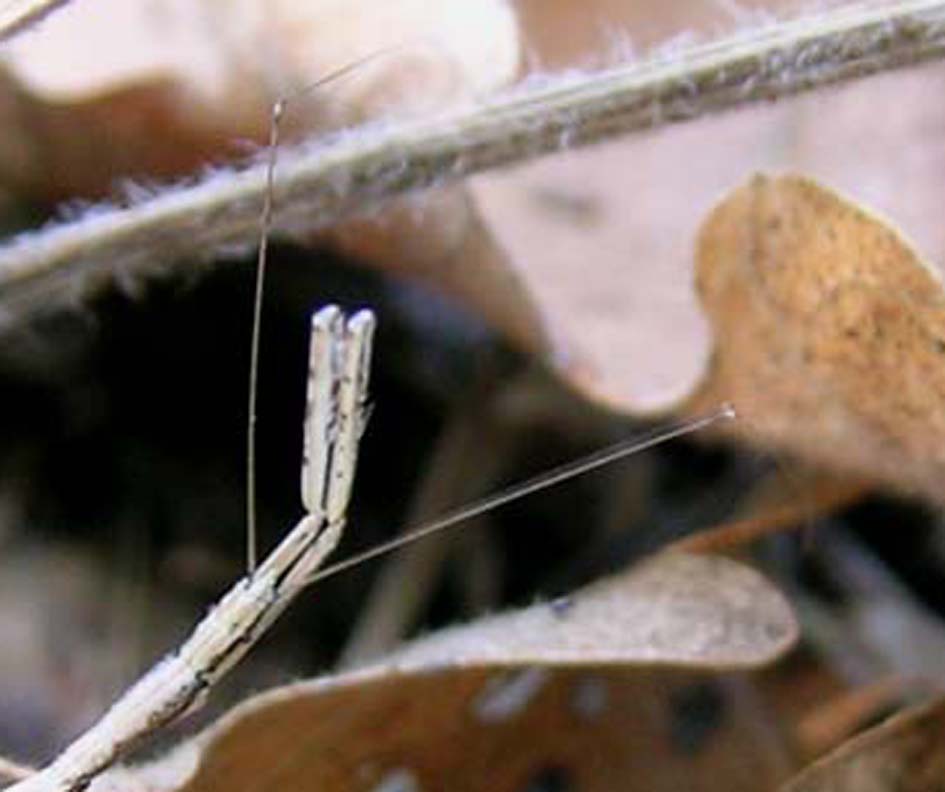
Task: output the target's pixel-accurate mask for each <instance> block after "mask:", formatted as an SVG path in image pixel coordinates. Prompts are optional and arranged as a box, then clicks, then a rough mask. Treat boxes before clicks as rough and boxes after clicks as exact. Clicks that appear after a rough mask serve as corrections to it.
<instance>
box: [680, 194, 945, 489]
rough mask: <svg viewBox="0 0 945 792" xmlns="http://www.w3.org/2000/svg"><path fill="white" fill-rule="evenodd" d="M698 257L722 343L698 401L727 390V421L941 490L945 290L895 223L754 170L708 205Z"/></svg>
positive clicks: (875, 473) (798, 449) (829, 460)
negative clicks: (730, 409) (734, 415)
mask: <svg viewBox="0 0 945 792" xmlns="http://www.w3.org/2000/svg"><path fill="white" fill-rule="evenodd" d="M698 258H699V261H698V288H699V292H700V296H701V298H702V301H703V304H704V306H705V309H706V311H707V313H708V314H709V317H710V320H711V322H712V324H713V328H714V332H715V336H716V345H717V346H716V351H715V355H714V357H713V361H712V367H711V369H710V371H709V374H708V377H707V381H706V383H705V385H704V386H703V389H702V391H701V393H700V395H699V396H698V397H697V398H696V399H695V401H696V403H700V402H701V403H714V402H715V400H717V399H719V398H727V399H731V400H732V401H733V402H734V403H735V405H736V409H737V410H738V411H739V414H740V415H741V416H742V418H743V420H742V421H738V422H734V423H733V425H732V427H731V429H732V431H735V432H739V433H741V434H743V435H749V434H750V435H752V436H754V437H756V438H759V439H761V440H763V441H764V442H765V443H767V444H771V445H773V446H776V447H780V448H784V449H788V450H790V451H792V452H795V453H797V454H800V455H802V456H803V457H804V458H807V459H814V460H816V461H818V462H819V463H821V464H824V465H828V466H832V467H834V468H839V469H846V470H851V471H855V472H859V473H863V474H865V475H866V476H871V477H877V478H881V479H882V480H884V481H886V482H889V483H892V484H896V485H898V486H900V487H902V488H906V489H909V490H913V491H920V492H922V493H923V494H925V495H927V496H928V497H931V498H936V499H941V497H942V490H941V482H942V480H943V475H945V451H943V449H945V409H943V396H945V365H943V361H945V295H943V293H942V287H941V282H940V279H939V277H938V275H937V274H936V273H935V272H933V271H932V270H931V269H929V268H928V267H927V266H926V265H925V264H924V263H923V261H922V260H921V259H920V258H919V256H918V255H917V254H916V253H915V252H914V251H913V249H912V248H911V247H910V246H909V245H908V244H907V243H906V242H905V241H904V240H903V239H902V237H901V236H900V235H899V234H898V233H897V232H896V231H895V230H893V229H892V228H891V227H890V226H888V225H886V224H885V223H883V222H881V221H880V220H878V219H877V218H875V217H874V216H873V215H871V214H869V213H868V212H866V211H865V210H862V209H860V208H858V207H857V206H855V205H853V204H852V203H850V202H848V201H846V200H844V199H843V198H841V197H839V196H838V195H836V194H835V193H833V192H831V191H830V190H828V189H826V188H824V187H821V186H819V185H817V184H816V183H814V182H812V181H810V180H808V179H805V178H800V177H793V176H785V177H780V178H771V177H765V176H758V177H756V178H754V179H753V180H752V181H751V182H750V183H749V184H748V185H746V186H744V187H742V188H740V189H739V190H736V191H735V192H734V193H733V194H732V195H731V196H730V197H729V198H727V199H726V200H725V201H723V202H722V204H720V205H719V206H718V207H717V208H716V209H715V211H713V212H712V214H711V215H710V216H709V218H708V220H707V221H706V224H705V226H704V227H703V229H702V232H701V233H700V236H699V253H698ZM736 424H737V425H736Z"/></svg>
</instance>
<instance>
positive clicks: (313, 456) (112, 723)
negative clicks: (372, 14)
mask: <svg viewBox="0 0 945 792" xmlns="http://www.w3.org/2000/svg"><path fill="white" fill-rule="evenodd" d="M347 68H350V67H346V69H347ZM322 82H324V80H322V81H319V84H321V83H322ZM284 104H285V100H281V101H280V102H278V103H277V104H276V105H275V107H274V110H273V120H272V130H273V131H272V134H271V143H270V149H269V151H270V159H269V169H268V185H269V187H268V190H267V195H266V202H265V206H264V208H263V211H262V221H261V227H262V231H261V241H260V253H259V270H258V271H259V288H258V289H257V292H256V306H257V320H256V324H255V325H254V334H253V349H254V351H253V361H254V362H253V364H252V366H251V375H250V381H251V388H250V393H251V397H250V399H251V407H250V433H249V437H250V440H249V449H248V460H249V466H250V473H252V468H253V466H254V456H255V454H254V450H253V441H252V437H253V432H252V421H253V414H254V411H255V408H254V406H253V405H254V399H255V385H256V370H257V369H256V360H257V355H258V338H259V323H258V321H259V320H258V310H259V306H260V305H261V294H262V275H263V274H264V272H265V263H266V250H267V243H268V236H269V223H270V218H271V212H272V194H273V180H274V171H275V156H276V151H277V143H278V140H277V129H278V121H279V116H280V114H281V112H282V108H283V107H284ZM374 324H375V319H374V316H373V314H372V313H371V312H370V311H360V312H358V313H355V314H354V315H352V316H350V317H347V316H345V315H344V313H343V312H342V311H341V310H340V309H339V308H337V307H335V306H328V307H326V308H322V309H320V310H318V311H316V312H315V314H314V316H313V319H312V337H311V345H310V371H309V381H308V398H307V409H306V418H305V425H304V456H303V464H302V475H301V501H302V504H303V507H304V510H305V514H304V516H303V517H302V518H301V519H300V520H299V522H298V523H297V525H296V526H295V527H294V528H292V529H291V530H290V531H289V532H288V533H287V534H286V536H285V538H284V539H283V540H282V541H281V542H280V543H279V545H278V546H277V547H276V548H275V550H273V551H272V552H271V553H270V554H269V555H268V556H267V557H266V558H265V559H264V560H263V561H262V562H261V563H259V562H257V559H256V550H255V546H256V539H255V529H254V526H253V519H252V514H253V512H254V507H255V504H254V499H255V495H254V487H253V484H252V481H253V477H252V475H250V479H249V480H250V487H249V492H248V512H249V514H250V519H249V530H248V540H247V548H248V549H247V574H246V575H245V576H244V577H243V578H241V579H240V580H238V581H237V582H236V583H235V584H234V585H233V587H232V588H231V589H230V590H229V591H228V592H227V593H226V594H225V595H224V596H223V597H222V598H221V599H220V600H219V602H218V603H217V604H216V606H215V607H213V608H212V610H210V611H209V613H208V614H207V616H206V617H205V618H204V619H202V620H201V621H200V622H199V623H198V624H197V625H196V627H195V628H194V630H193V632H192V633H191V634H190V637H189V638H188V639H187V640H185V641H184V642H183V643H182V644H181V646H180V647H179V648H178V649H177V650H176V651H174V652H172V653H171V654H169V655H168V656H167V657H165V658H164V659H163V660H161V661H159V662H158V663H157V665H155V666H154V667H153V668H152V669H151V670H150V671H149V672H147V673H146V674H145V675H144V676H143V677H142V678H141V679H140V680H139V681H138V682H137V683H136V684H135V685H133V686H132V687H131V688H130V689H129V690H128V691H127V692H126V693H125V694H124V695H123V696H122V697H121V698H119V700H118V701H117V702H116V703H115V704H114V705H113V706H112V707H111V708H110V709H109V710H108V711H107V712H106V713H105V714H104V715H103V716H102V718H101V719H100V720H99V721H98V723H96V724H95V725H94V726H93V727H92V728H91V729H90V730H89V731H87V732H86V733H85V734H84V735H82V736H81V737H79V738H78V739H77V740H76V741H75V742H74V743H72V744H71V745H70V746H69V747H67V748H66V749H65V750H64V751H63V752H62V753H61V754H60V755H59V756H58V757H57V758H56V759H55V760H54V761H53V762H52V763H51V764H50V765H48V766H47V767H45V768H44V769H42V770H40V771H39V772H37V773H35V774H34V775H32V776H31V777H29V778H27V779H25V780H24V781H22V782H20V784H18V785H17V786H16V787H14V788H15V789H18V790H20V791H21V792H24V791H25V790H50V791H51V790H80V789H83V788H84V787H86V786H87V785H88V784H89V782H90V781H91V780H92V779H93V778H94V777H95V776H96V775H97V774H98V773H99V772H101V771H102V770H103V769H105V768H106V767H108V766H109V765H110V764H112V763H113V762H114V761H115V760H116V759H117V758H118V757H120V756H121V755H122V753H123V752H124V751H125V750H127V749H128V748H129V747H130V746H132V745H134V744H135V743H137V742H138V741H139V740H140V739H141V738H142V737H144V736H146V735H147V734H149V733H151V732H153V731H154V730H156V729H159V728H161V727H162V726H164V725H166V724H168V723H170V722H172V721H174V720H175V719H176V718H177V717H179V716H180V715H182V714H183V713H185V712H187V711H189V710H191V709H193V708H195V707H197V706H199V705H200V703H201V702H202V700H203V698H204V697H205V696H206V695H207V693H208V692H209V691H210V689H211V688H212V687H213V685H214V684H215V683H216V682H217V681H218V680H219V679H220V678H222V677H223V675H224V674H226V672H227V671H228V670H229V669H230V668H231V667H232V666H233V665H234V664H235V663H236V662H238V661H239V659H240V658H241V657H242V656H243V655H245V654H246V652H248V651H249V649H250V648H251V647H252V646H253V644H254V643H255V642H256V641H257V640H258V639H259V638H260V637H261V636H262V635H263V634H264V633H265V631H266V629H267V628H268V627H269V626H270V625H271V624H272V622H273V621H274V620H275V619H276V618H277V617H278V616H279V615H280V614H281V613H282V612H283V611H284V610H285V609H286V608H287V607H288V605H289V604H290V603H291V602H292V600H293V599H294V598H295V597H296V596H297V595H298V594H299V593H300V592H301V591H302V590H303V589H304V588H305V587H306V586H308V585H310V584H312V583H314V582H316V581H318V580H322V579H324V578H326V577H328V576H330V575H334V574H337V573H339V572H341V571H343V570H345V569H348V568H350V567H352V566H355V565H357V564H360V563H362V562H363V561H365V560H367V559H368V558H373V557H375V556H378V555H381V554H383V553H387V552H390V551H392V550H393V549H396V548H398V547H401V546H403V545H405V544H408V543H410V542H414V541H417V540H418V539H421V538H423V537H426V536H429V535H431V534H433V533H436V532H438V531H442V530H444V529H446V528H448V527H450V526H452V525H455V524H457V523H459V522H461V521H462V520H465V519H468V518H470V517H472V516H475V515H477V514H480V513H483V512H485V511H488V510H490V509H494V508H496V507H497V506H500V505H502V504H505V503H508V502H510V501H512V500H515V499H517V498H520V497H523V496H524V495H527V494H529V493H532V492H536V491H538V490H540V489H543V488H545V487H548V486H552V485H554V484H556V483H559V482H561V481H564V480H566V479H568V478H571V477H573V476H575V475H579V474H580V473H583V472H585V471H587V470H591V469H594V468H596V467H600V466H602V465H605V464H608V463H610V462H612V461H614V460H616V459H619V458H621V457H623V456H626V455H628V454H631V453H634V452H636V451H639V450H641V449H643V448H648V447H650V446H653V445H656V444H657V443H659V442H663V441H665V440H667V439H670V438H672V437H677V436H679V435H682V434H686V433H689V432H693V431H697V430H698V429H701V428H703V427H705V426H707V425H709V424H711V423H714V422H716V421H718V420H722V419H725V418H731V417H732V416H733V415H734V413H733V410H732V408H731V407H728V406H723V407H722V408H721V409H720V410H718V411H716V412H713V413H711V414H709V415H706V416H703V417H700V418H697V419H694V420H691V421H688V422H684V423H681V424H677V425H673V426H670V427H668V428H663V429H660V430H657V431H655V432H652V433H650V434H648V435H646V436H644V437H636V438H633V439H631V440H628V441H624V442H621V443H619V444H617V445H615V446H612V447H609V448H607V449H604V450H602V451H600V452H597V453H595V454H592V455H591V456H589V457H586V458H584V459H581V460H578V461H576V462H571V463H568V464H566V465H563V466H561V467H559V468H555V469H553V470H551V471H549V472H546V473H542V474H540V475H539V476H536V477H535V478H533V479H530V480H528V481H525V482H523V483H521V484H517V485H514V486H512V487H510V488H508V489H505V490H502V491H500V492H498V493H496V494H494V495H490V496H488V497H486V498H484V499H482V500H480V501H476V502H475V503H472V504H470V505H467V506H463V507H461V508H459V509H457V510H456V511H454V512H451V513H449V514H447V515H445V516H444V517H442V518H439V519H436V520H434V521H433V522H430V523H428V524H425V525H422V526H420V527H419V528H416V529H413V530H411V531H407V532H405V533H403V534H401V535H400V536H398V537H397V538H395V539H393V540H391V541H390V542H387V543H384V544H382V545H379V546H377V547H374V548H372V549H371V550H368V551H367V552H365V553H362V554H359V555H357V556H354V557H352V558H348V559H345V560H342V561H340V562H338V563H336V564H334V565H332V566H328V567H323V562H324V561H325V559H326V558H327V556H328V555H329V554H330V553H331V552H332V550H333V549H334V548H335V546H336V545H337V543H338V540H339V538H340V535H341V532H342V529H343V528H344V525H345V514H346V509H347V505H348V500H349V497H350V494H351V489H352V485H353V481H354V475H355V468H356V462H357V456H358V444H359V442H360V439H361V436H362V433H363V432H364V429H365V425H366V420H367V411H366V405H367V388H368V380H369V367H370V359H371V348H372V336H373V330H374Z"/></svg>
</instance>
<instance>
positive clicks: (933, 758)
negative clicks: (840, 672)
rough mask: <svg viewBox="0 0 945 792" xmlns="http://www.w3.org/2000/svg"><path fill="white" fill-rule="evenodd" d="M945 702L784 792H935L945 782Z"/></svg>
mask: <svg viewBox="0 0 945 792" xmlns="http://www.w3.org/2000/svg"><path fill="white" fill-rule="evenodd" d="M943 746H945V701H942V700H941V699H940V700H938V701H937V702H935V703H933V704H930V705H926V706H923V707H916V708H914V709H912V710H909V711H907V712H904V713H902V714H901V715H898V716H896V717H894V718H891V719H890V720H888V721H887V722H885V723H883V724H882V725H880V726H877V727H876V728H874V729H872V730H870V731H868V732H866V733H865V734H863V735H861V736H859V737H856V738H854V739H853V740H851V741H849V742H848V743H846V744H845V745H843V746H842V747H840V748H838V749H837V750H836V751H834V752H833V753H832V754H830V755H828V756H826V757H825V758H823V759H822V760H820V761H818V762H816V763H815V764H814V765H812V766H811V767H810V768H808V769H807V770H805V771H804V772H803V773H801V774H800V775H799V776H798V777H797V778H796V779H794V780H793V781H791V782H790V783H788V784H786V785H785V786H783V787H782V792H828V791H829V792H847V790H849V792H936V791H937V790H941V789H942V784H943V780H942V779H943V778H945V751H943V750H942V747H943Z"/></svg>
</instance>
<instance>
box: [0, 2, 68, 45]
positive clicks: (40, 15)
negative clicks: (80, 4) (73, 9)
mask: <svg viewBox="0 0 945 792" xmlns="http://www.w3.org/2000/svg"><path fill="white" fill-rule="evenodd" d="M70 2H71V0H10V1H9V2H6V3H4V4H3V6H2V7H0V42H4V41H7V40H8V39H11V38H14V37H15V36H18V35H19V34H20V33H22V32H24V31H25V30H29V29H30V28H31V27H34V26H35V25H38V24H39V23H40V22H42V21H43V20H44V19H45V18H46V17H48V16H49V15H50V14H51V13H53V11H57V10H59V9H60V8H62V7H63V6H66V5H68V4H69V3H70Z"/></svg>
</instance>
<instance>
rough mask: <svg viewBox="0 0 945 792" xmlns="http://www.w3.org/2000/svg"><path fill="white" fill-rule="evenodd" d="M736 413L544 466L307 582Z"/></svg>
mask: <svg viewBox="0 0 945 792" xmlns="http://www.w3.org/2000/svg"><path fill="white" fill-rule="evenodd" d="M735 417H736V414H735V408H734V407H733V406H732V405H731V404H723V405H722V406H721V407H720V408H719V409H718V410H716V411H715V412H713V413H710V414H708V415H704V416H702V417H699V418H692V419H690V420H688V421H683V422H681V423H677V424H671V425H670V426H662V427H658V428H656V429H653V430H651V431H649V432H646V433H644V434H642V435H638V436H637V437H631V438H628V439H627V440H622V441H621V442H619V443H615V444H614V445H612V446H608V447H607V448H603V449H601V450H600V451H595V452H594V453H592V454H589V455H588V456H585V457H581V458H580V459H577V460H574V461H573V462H567V463H565V464H563V465H559V466H558V467H555V468H552V469H551V470H547V471H545V472H544V473H539V474H538V475H537V476H533V477H532V478H529V479H526V480H525V481H521V482H519V483H517V484H512V485H511V486H509V487H506V488H505V489H502V490H499V491H498V492H495V493H493V494H492V495H487V496H486V497H484V498H481V499H480V500H477V501H473V502H472V503H470V504H468V505H466V506H462V507H460V508H459V509H456V510H455V511H452V512H449V513H447V514H445V515H444V516H442V517H439V518H437V519H435V520H433V521H431V522H428V523H425V524H423V525H421V526H419V527H417V528H413V529H410V530H408V531H405V532H403V533H402V534H401V535H400V536H397V537H396V538H394V539H391V540H390V541H387V542H382V543H381V544H379V545H375V546H374V547H372V548H371V549H370V550H365V551H364V552H363V553H357V554H356V555H353V556H350V557H349V558H346V559H344V560H343V561H339V562H338V563H336V564H332V565H330V566H327V567H325V568H324V569H322V570H320V571H318V572H316V573H315V574H314V575H313V576H312V577H310V578H309V579H308V581H307V583H309V584H311V583H316V582H318V581H321V580H324V579H325V578H329V577H333V576H334V575H337V574H338V573H339V572H343V571H344V570H346V569H350V568H351V567H355V566H358V565H359V564H362V563H364V562H365V561H369V560H371V559H373V558H377V557H378V556H382V555H386V554H387V553H390V552H392V551H394V550H397V549H399V548H401V547H405V546H406V545H410V544H413V543H414V542H417V541H419V540H421V539H425V538H426V537H428V536H430V535H432V534H435V533H439V532H440V531H444V530H446V529H447V528H451V527H452V526H454V525H456V524H457V523H460V522H463V521H464V520H468V519H470V518H471V517H475V516H477V515H479V514H482V513H484V512H487V511H491V510H492V509H495V508H497V507H499V506H503V505H505V504H506V503H510V502H511V501H514V500H518V499H519V498H524V497H525V496H526V495H531V494H532V493H534V492H538V491H539V490H543V489H547V488H548V487H553V486H554V485H555V484H560V483H561V482H563V481H567V480H568V479H571V478H574V477H575V476H580V475H581V474H582V473H587V472H588V471H590V470H595V469H596V468H599V467H602V466H604V465H607V464H609V463H611V462H615V461H616V460H618V459H623V458H624V457H626V456H630V455H631V454H635V453H637V452H638V451H643V450H645V449H647V448H652V447H653V446H656V445H659V444H660V443H665V442H666V441H667V440H672V439H674V438H677V437H682V436H683V435H687V434H692V433H693V432H697V431H699V430H700V429H705V428H706V427H708V426H711V425H712V424H714V423H715V422H716V421H721V420H730V419H733V418H735Z"/></svg>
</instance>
